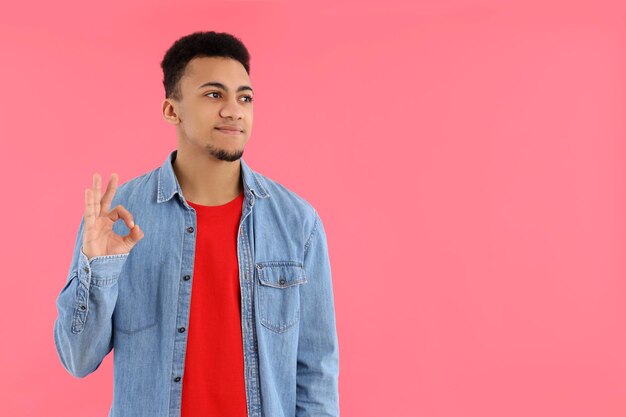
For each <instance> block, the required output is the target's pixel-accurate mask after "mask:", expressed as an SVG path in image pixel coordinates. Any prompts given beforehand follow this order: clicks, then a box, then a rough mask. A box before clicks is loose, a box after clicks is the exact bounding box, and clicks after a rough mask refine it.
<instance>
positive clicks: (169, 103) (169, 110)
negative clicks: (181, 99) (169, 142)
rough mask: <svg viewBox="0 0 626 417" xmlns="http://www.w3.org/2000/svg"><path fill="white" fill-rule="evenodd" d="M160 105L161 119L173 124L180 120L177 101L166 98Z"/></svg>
mask: <svg viewBox="0 0 626 417" xmlns="http://www.w3.org/2000/svg"><path fill="white" fill-rule="evenodd" d="M161 107H162V108H161V110H162V113H163V119H165V121H166V122H168V123H171V124H173V125H175V124H178V123H179V122H180V121H181V118H180V115H179V114H178V109H177V107H178V103H177V102H176V101H175V100H173V99H169V98H166V99H165V100H163V103H162V105H161Z"/></svg>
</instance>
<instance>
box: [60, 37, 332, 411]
mask: <svg viewBox="0 0 626 417" xmlns="http://www.w3.org/2000/svg"><path fill="white" fill-rule="evenodd" d="M161 66H162V68H163V72H164V81H163V83H164V86H165V95H166V99H165V100H164V101H163V117H164V119H165V120H166V121H167V122H168V123H171V124H172V125H174V126H176V131H177V135H178V149H177V150H174V151H173V152H171V153H170V154H169V155H168V156H167V158H166V159H165V161H164V162H163V164H162V165H161V166H160V167H158V168H155V169H154V170H152V171H150V172H148V173H146V174H144V175H141V176H139V177H136V178H134V179H132V180H130V181H128V182H126V183H123V184H121V185H120V186H119V187H118V186H117V184H118V177H117V175H116V174H112V175H111V179H110V181H109V183H108V185H107V188H106V190H105V192H104V195H102V196H101V178H100V176H99V175H98V174H97V173H96V174H94V176H93V187H92V188H90V189H87V190H85V213H84V215H83V217H82V219H81V222H80V225H79V229H78V234H77V236H76V243H75V245H74V253H73V258H72V261H71V266H70V270H69V274H68V276H67V281H66V284H65V287H64V288H63V289H62V290H61V293H60V294H59V296H58V298H57V301H56V305H57V309H58V317H57V319H56V321H55V324H54V341H55V344H56V348H57V352H58V354H59V357H60V359H61V363H62V364H63V366H64V367H65V369H67V371H68V372H70V373H71V374H72V375H74V376H76V377H81V378H82V377H85V376H87V375H89V374H90V373H92V372H94V371H95V370H96V369H97V368H98V367H99V366H100V363H101V362H102V360H103V358H104V357H105V356H106V355H107V354H108V353H109V352H110V351H111V350H112V349H113V348H115V354H114V358H113V360H114V390H113V392H114V396H113V403H112V406H111V409H110V412H109V416H110V417H142V416H145V417H173V416H183V417H199V416H203V417H209V416H214V417H244V416H248V417H288V416H289V417H294V416H295V417H310V416H316V417H322V416H338V415H339V399H338V373H339V361H338V359H339V358H338V343H337V333H336V326H335V309H334V303H333V290H332V280H331V269H330V263H329V256H328V247H327V240H326V233H325V230H324V226H323V224H322V221H321V220H320V217H319V215H318V213H317V211H316V210H315V209H314V207H313V206H312V205H311V204H309V203H308V202H307V201H306V200H305V199H303V198H302V197H300V196H298V195H297V194H295V193H294V192H293V191H290V190H288V189H287V188H285V187H284V186H282V185H281V184H279V183H278V182H276V181H274V180H272V179H270V178H268V177H265V176H264V175H262V174H260V173H258V172H256V171H254V170H252V168H250V167H249V166H248V165H247V163H246V162H245V161H244V160H243V159H242V155H243V150H244V147H245V144H246V142H247V141H248V139H249V137H250V134H251V132H252V115H253V111H252V107H253V106H252V100H253V90H252V87H251V83H250V78H249V73H250V69H249V55H248V51H247V50H246V48H245V46H244V45H243V44H242V43H241V42H240V41H239V39H237V38H235V37H233V36H232V35H229V34H226V33H216V32H195V33H193V34H191V35H188V36H185V37H183V38H181V39H179V40H178V41H176V42H175V43H174V44H173V45H172V47H171V48H170V49H169V50H168V51H167V53H166V54H165V57H164V59H163V62H162V63H161ZM111 207H113V208H111ZM117 220H122V221H121V222H117Z"/></svg>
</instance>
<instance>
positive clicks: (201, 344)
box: [181, 193, 248, 417]
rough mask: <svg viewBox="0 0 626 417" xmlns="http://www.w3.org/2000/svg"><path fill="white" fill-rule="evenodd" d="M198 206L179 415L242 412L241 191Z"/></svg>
mask: <svg viewBox="0 0 626 417" xmlns="http://www.w3.org/2000/svg"><path fill="white" fill-rule="evenodd" d="M187 203H189V205H190V206H191V207H193V208H194V209H195V210H196V216H197V217H196V218H197V228H196V231H197V235H196V252H195V253H196V255H195V260H194V273H193V278H192V279H193V280H192V288H191V312H190V317H189V327H188V329H187V331H188V334H187V351H186V354H185V371H184V373H183V387H182V388H183V393H182V404H181V416H182V417H246V416H247V415H248V413H247V407H246V392H245V380H244V363H243V340H242V334H241V296H240V288H239V265H238V263H237V233H238V231H239V221H240V220H241V211H242V205H243V193H242V194H240V195H239V197H237V198H235V199H234V200H232V201H230V202H228V203H226V204H223V205H221V206H202V205H199V204H195V203H192V202H190V201H187Z"/></svg>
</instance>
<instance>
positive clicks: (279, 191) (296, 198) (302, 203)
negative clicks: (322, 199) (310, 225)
mask: <svg viewBox="0 0 626 417" xmlns="http://www.w3.org/2000/svg"><path fill="white" fill-rule="evenodd" d="M255 173H256V175H257V178H260V180H261V182H262V184H263V186H264V187H265V189H266V191H267V193H268V194H269V196H270V197H269V199H270V200H272V202H273V203H274V204H277V205H280V206H283V207H286V208H289V209H291V210H295V211H299V212H301V213H303V214H306V215H308V216H315V215H316V214H317V212H316V210H315V207H314V206H313V204H312V203H311V202H310V201H309V200H308V199H307V198H305V197H303V196H302V195H301V194H300V193H299V192H296V191H294V190H293V189H291V188H290V187H287V186H286V185H284V184H283V183H281V182H279V181H278V180H275V179H273V178H270V177H268V176H266V175H265V174H261V173H260V172H258V171H255Z"/></svg>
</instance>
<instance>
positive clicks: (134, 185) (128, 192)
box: [115, 168, 159, 201]
mask: <svg viewBox="0 0 626 417" xmlns="http://www.w3.org/2000/svg"><path fill="white" fill-rule="evenodd" d="M158 169H159V168H155V169H153V170H151V171H148V172H146V173H143V174H140V175H137V176H135V177H133V178H131V179H129V180H126V181H124V182H122V183H121V184H118V186H117V190H116V191H115V199H116V200H117V199H119V200H120V201H126V200H127V198H128V197H130V196H132V195H135V194H137V193H151V192H153V191H154V188H155V185H154V181H155V178H156V176H155V173H156V171H157V170H158Z"/></svg>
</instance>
